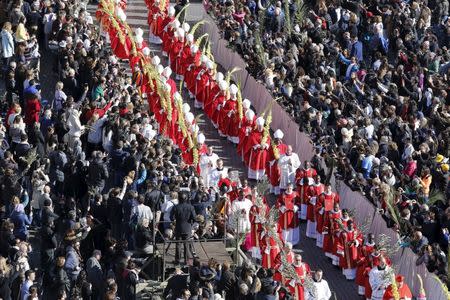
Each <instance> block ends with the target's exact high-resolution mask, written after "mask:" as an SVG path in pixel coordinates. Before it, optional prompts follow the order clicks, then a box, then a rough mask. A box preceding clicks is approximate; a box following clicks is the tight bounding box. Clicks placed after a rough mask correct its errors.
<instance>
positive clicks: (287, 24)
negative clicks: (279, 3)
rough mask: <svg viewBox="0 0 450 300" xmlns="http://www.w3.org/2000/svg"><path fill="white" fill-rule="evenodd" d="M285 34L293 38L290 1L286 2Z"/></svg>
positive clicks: (286, 0) (285, 0)
mask: <svg viewBox="0 0 450 300" xmlns="http://www.w3.org/2000/svg"><path fill="white" fill-rule="evenodd" d="M284 18H285V22H284V33H286V34H287V35H288V36H291V32H292V24H291V12H290V10H289V0H284Z"/></svg>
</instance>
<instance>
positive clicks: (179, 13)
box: [175, 4, 189, 21]
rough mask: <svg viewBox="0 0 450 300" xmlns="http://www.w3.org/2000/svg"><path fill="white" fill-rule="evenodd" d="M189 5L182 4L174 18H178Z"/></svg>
mask: <svg viewBox="0 0 450 300" xmlns="http://www.w3.org/2000/svg"><path fill="white" fill-rule="evenodd" d="M188 7H189V4H186V5H185V6H183V8H182V9H181V10H180V11H179V12H178V14H177V16H176V17H175V19H176V20H178V21H179V20H180V16H181V14H182V13H183V11H185V10H186V9H187V8H188Z"/></svg>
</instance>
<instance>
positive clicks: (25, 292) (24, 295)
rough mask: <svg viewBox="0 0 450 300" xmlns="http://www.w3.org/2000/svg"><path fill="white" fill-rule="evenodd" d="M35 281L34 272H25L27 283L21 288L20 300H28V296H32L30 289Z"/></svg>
mask: <svg viewBox="0 0 450 300" xmlns="http://www.w3.org/2000/svg"><path fill="white" fill-rule="evenodd" d="M35 280H36V272H34V270H28V271H26V272H25V281H24V282H23V283H22V286H21V287H20V297H19V299H20V300H28V296H29V295H30V287H31V286H32V285H33V284H34V281H35Z"/></svg>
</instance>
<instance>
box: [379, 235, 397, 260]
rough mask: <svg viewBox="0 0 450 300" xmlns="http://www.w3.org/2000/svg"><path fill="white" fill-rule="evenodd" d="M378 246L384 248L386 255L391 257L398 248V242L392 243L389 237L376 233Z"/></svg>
mask: <svg viewBox="0 0 450 300" xmlns="http://www.w3.org/2000/svg"><path fill="white" fill-rule="evenodd" d="M378 247H379V249H384V251H385V253H386V254H387V256H389V257H392V256H393V255H395V253H397V252H398V250H399V249H400V243H398V242H396V243H392V239H391V237H390V236H388V235H386V234H384V233H382V234H380V235H378Z"/></svg>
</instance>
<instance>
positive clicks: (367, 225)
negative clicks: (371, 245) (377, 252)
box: [358, 217, 373, 236]
mask: <svg viewBox="0 0 450 300" xmlns="http://www.w3.org/2000/svg"><path fill="white" fill-rule="evenodd" d="M372 221H373V218H371V217H367V218H366V219H365V220H364V221H363V222H362V223H361V224H358V228H359V230H360V231H361V232H362V233H363V235H364V236H367V235H368V234H369V233H370V226H371V224H372Z"/></svg>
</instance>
